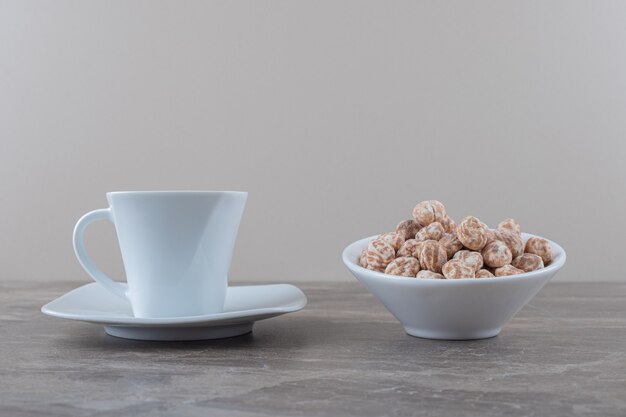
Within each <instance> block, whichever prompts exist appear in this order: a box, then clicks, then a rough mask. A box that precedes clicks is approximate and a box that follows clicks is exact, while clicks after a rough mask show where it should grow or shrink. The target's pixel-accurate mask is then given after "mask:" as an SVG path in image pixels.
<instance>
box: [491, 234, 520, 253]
mask: <svg viewBox="0 0 626 417" xmlns="http://www.w3.org/2000/svg"><path fill="white" fill-rule="evenodd" d="M493 234H494V236H495V240H500V241H502V242H504V243H506V245H507V246H508V247H509V249H510V250H511V255H513V257H514V258H515V257H516V256H519V255H521V254H522V253H524V241H523V240H522V237H521V235H518V234H517V233H516V232H515V231H513V230H510V229H496V230H493Z"/></svg>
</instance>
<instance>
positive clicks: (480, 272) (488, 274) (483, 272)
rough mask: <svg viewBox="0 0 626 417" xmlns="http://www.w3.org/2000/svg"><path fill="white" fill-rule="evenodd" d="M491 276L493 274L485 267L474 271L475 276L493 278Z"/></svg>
mask: <svg viewBox="0 0 626 417" xmlns="http://www.w3.org/2000/svg"><path fill="white" fill-rule="evenodd" d="M493 277H495V275H494V274H492V273H491V272H490V271H489V270H487V269H479V270H478V271H476V278H493Z"/></svg>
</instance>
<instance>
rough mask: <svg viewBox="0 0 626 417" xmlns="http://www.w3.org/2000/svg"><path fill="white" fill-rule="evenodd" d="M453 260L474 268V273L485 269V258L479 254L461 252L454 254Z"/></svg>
mask: <svg viewBox="0 0 626 417" xmlns="http://www.w3.org/2000/svg"><path fill="white" fill-rule="evenodd" d="M452 259H457V260H459V261H462V262H465V263H466V264H467V265H469V266H470V267H472V268H473V269H474V271H478V270H479V269H480V268H482V267H483V256H482V255H481V254H480V253H479V252H473V251H469V250H460V251H458V252H457V253H455V254H454V256H453V257H452Z"/></svg>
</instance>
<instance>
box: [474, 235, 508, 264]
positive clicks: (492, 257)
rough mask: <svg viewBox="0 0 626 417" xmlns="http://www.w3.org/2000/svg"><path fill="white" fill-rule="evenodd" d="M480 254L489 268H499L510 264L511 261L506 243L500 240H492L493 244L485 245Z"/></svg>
mask: <svg viewBox="0 0 626 417" xmlns="http://www.w3.org/2000/svg"><path fill="white" fill-rule="evenodd" d="M481 254H482V256H483V262H484V263H485V265H487V266H489V267H491V268H499V267H501V266H504V265H507V264H510V263H511V261H512V260H513V255H512V254H511V249H509V247H508V246H507V245H506V243H504V242H502V241H500V240H494V241H493V242H490V243H487V245H486V246H485V247H484V248H483V250H482V252H481Z"/></svg>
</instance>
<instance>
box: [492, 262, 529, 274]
mask: <svg viewBox="0 0 626 417" xmlns="http://www.w3.org/2000/svg"><path fill="white" fill-rule="evenodd" d="M523 273H524V271H522V270H521V269H517V268H516V267H514V266H513V265H504V266H501V267H500V268H496V269H495V271H494V274H495V275H496V276H497V277H504V276H507V275H518V274H523Z"/></svg>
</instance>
